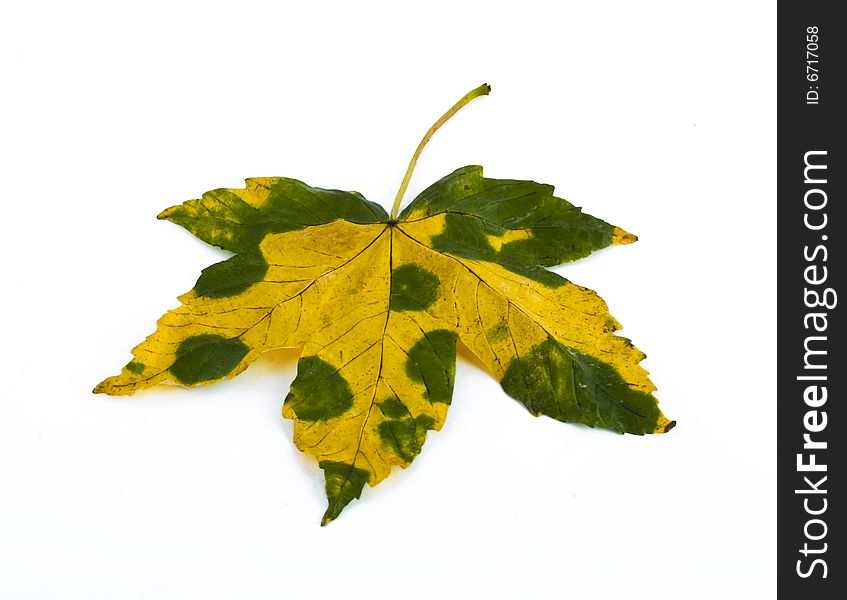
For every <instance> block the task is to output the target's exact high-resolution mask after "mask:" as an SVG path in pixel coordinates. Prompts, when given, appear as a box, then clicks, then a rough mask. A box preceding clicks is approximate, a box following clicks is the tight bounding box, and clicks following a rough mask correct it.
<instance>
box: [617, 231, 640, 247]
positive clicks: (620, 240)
mask: <svg viewBox="0 0 847 600" xmlns="http://www.w3.org/2000/svg"><path fill="white" fill-rule="evenodd" d="M637 241H638V236H637V235H633V234H631V233H629V232H628V231H624V230H623V229H621V228H620V227H615V228H614V230H612V245H613V246H620V245H623V244H632V243H633V242H637Z"/></svg>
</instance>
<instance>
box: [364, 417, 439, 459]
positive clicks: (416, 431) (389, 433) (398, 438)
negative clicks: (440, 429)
mask: <svg viewBox="0 0 847 600" xmlns="http://www.w3.org/2000/svg"><path fill="white" fill-rule="evenodd" d="M434 425H435V419H433V418H432V417H430V416H428V415H420V416H419V417H418V418H416V419H412V418H411V417H409V416H408V415H407V416H406V417H405V418H402V419H388V420H385V421H383V422H382V423H380V424H379V426H378V427H377V434H379V438H380V439H381V440H382V443H383V444H384V445H385V446H386V447H387V448H388V449H389V450H391V451H392V452H394V454H396V455H397V456H399V457H400V458H401V459H403V460H404V461H405V462H407V463H409V462H412V460H414V458H415V457H416V456H417V455H418V454H419V453H420V451H421V447H422V446H423V443H424V441H425V440H426V431H427V429H432V428H433V426H434Z"/></svg>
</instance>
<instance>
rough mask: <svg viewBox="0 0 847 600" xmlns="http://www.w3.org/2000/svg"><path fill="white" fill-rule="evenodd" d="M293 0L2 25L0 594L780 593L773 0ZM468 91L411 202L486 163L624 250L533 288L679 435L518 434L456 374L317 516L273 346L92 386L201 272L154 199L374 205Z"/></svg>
mask: <svg viewBox="0 0 847 600" xmlns="http://www.w3.org/2000/svg"><path fill="white" fill-rule="evenodd" d="M300 4H301V3H297V5H295V4H294V3H291V5H289V6H286V5H285V4H284V3H279V2H274V3H268V4H266V5H260V4H255V5H254V4H252V3H248V2H238V3H218V2H209V1H204V2H193V3H186V2H173V1H169V2H162V3H157V2H143V3H141V2H139V3H135V4H132V3H115V2H103V3H100V4H98V3H93V2H27V3H23V2H20V3H12V2H9V3H4V4H3V8H2V9H0V67H2V71H1V72H0V86H2V94H0V109H2V110H0V179H2V181H0V190H2V213H0V214H2V216H0V223H2V235H0V244H2V277H0V280H2V282H3V284H2V289H3V291H2V296H0V305H2V306H1V308H2V312H0V314H2V342H0V371H1V372H2V379H0V597H2V598H10V599H18V598H62V599H66V598H67V599H71V598H86V599H101V598H102V599H110V600H111V599H124V598H155V599H179V600H183V599H186V598H204V599H212V598H251V599H265V598H268V599H269V598H286V597H308V598H397V597H402V598H426V597H441V598H459V597H468V596H469V595H470V596H471V597H480V598H515V597H519V598H539V599H543V598H565V597H568V598H621V597H627V598H652V599H657V598H710V599H711V598H744V599H750V598H770V597H773V596H774V594H775V556H776V550H775V540H776V533H775V525H776V513H775V496H774V491H775V481H776V475H775V461H774V460H773V457H774V453H775V433H774V431H775V394H774V392H775V383H774V382H775V377H774V372H773V370H774V364H775V334H774V331H775V325H776V322H775V304H776V303H775V277H776V272H775V260H774V255H775V254H774V252H775V184H774V181H775V172H774V171H775V148H776V144H775V106H776V96H775V87H776V86H775V81H776V76H775V49H776V48H775V25H776V21H775V14H774V12H775V7H774V6H773V5H771V3H766V2H747V3H739V2H703V3H688V2H686V3H682V2H677V1H674V2H648V3H645V2H619V3H599V2H598V3H590V2H571V3H552V2H551V3H536V2H527V1H524V2H520V3H515V2H509V3H497V2H478V3H470V2H450V3H440V2H432V1H428V2H426V3H424V2H421V3H417V4H415V5H412V4H406V3H402V4H401V3H389V4H385V5H375V4H368V3H363V2H361V1H359V2H349V3H321V4H320V5H318V3H314V5H313V6H312V7H310V8H304V7H303V6H301V5H300ZM302 4H303V5H305V3H302ZM483 81H487V82H489V83H490V84H491V85H492V86H493V92H492V94H491V96H488V97H485V98H482V99H479V100H476V101H474V103H473V104H471V105H470V106H468V107H467V108H465V109H464V110H463V111H462V112H461V113H460V114H459V115H458V116H457V117H456V118H455V119H454V120H452V121H451V122H450V123H449V124H448V125H447V126H446V127H445V128H443V129H442V130H441V131H440V132H439V133H438V134H437V135H436V137H435V138H434V139H433V141H432V142H431V143H430V145H429V146H428V147H427V150H426V152H425V153H424V155H423V158H422V159H421V161H420V164H419V166H418V169H417V171H416V173H415V176H414V178H413V180H412V185H411V188H410V195H409V196H407V201H408V199H410V198H411V197H412V196H413V195H414V194H415V193H417V192H418V191H420V190H421V189H423V188H424V187H425V186H426V185H428V184H429V183H431V182H432V181H434V180H436V179H438V178H439V177H441V176H443V175H445V174H447V173H449V172H450V171H452V170H453V169H455V168H457V167H459V166H462V165H466V164H481V165H484V166H485V169H486V175H488V176H490V177H504V178H524V179H534V180H536V181H541V182H546V183H552V184H554V185H556V189H557V194H558V195H560V196H562V197H565V198H567V199H569V200H571V201H572V202H574V203H576V204H577V205H580V206H583V207H584V208H585V210H586V211H587V212H589V213H591V214H594V215H596V216H599V217H601V218H605V219H607V220H610V221H612V222H614V223H615V224H618V225H620V226H621V227H624V228H625V229H627V230H629V231H631V232H633V233H636V234H637V235H639V237H640V241H639V242H638V243H637V244H634V245H631V246H623V247H616V248H611V249H609V250H605V251H603V252H600V253H598V254H596V255H594V256H592V257H591V258H590V259H588V260H585V261H582V262H581V263H579V264H574V265H570V266H566V267H562V268H560V269H558V271H559V272H560V273H562V274H564V275H565V276H566V277H568V278H570V279H572V280H574V281H575V282H577V283H580V284H582V285H586V286H588V287H591V288H593V289H595V290H597V291H598V292H599V293H600V294H601V295H602V296H603V297H604V298H605V299H606V300H607V302H608V303H609V305H610V307H611V310H612V312H613V314H614V315H615V316H616V317H617V318H618V319H619V320H620V321H621V322H622V323H623V324H624V325H625V329H624V330H623V331H622V334H624V335H626V336H627V337H630V338H632V339H633V340H634V342H635V343H636V344H637V345H638V346H639V347H640V348H641V349H643V350H644V351H645V352H646V353H647V354H648V355H649V358H648V359H647V361H646V362H645V366H646V367H647V368H648V369H649V370H650V371H651V373H652V378H653V380H654V382H655V383H656V384H657V386H658V388H659V392H658V397H659V398H660V399H661V406H662V408H663V409H664V411H665V412H666V414H667V415H668V416H669V417H671V418H674V419H676V420H677V421H678V422H679V425H678V426H677V428H676V429H675V430H674V431H673V432H671V433H670V434H668V435H665V436H647V437H643V438H642V437H636V436H618V435H615V434H612V433H607V432H603V431H599V430H590V429H587V428H583V427H578V426H572V425H564V424H561V423H558V422H555V421H553V420H551V419H547V418H539V419H535V418H533V417H531V416H530V415H529V414H528V413H527V411H526V410H525V409H524V408H523V407H522V406H520V405H519V404H518V403H516V402H515V401H513V400H511V399H509V398H508V397H507V396H505V395H504V393H503V392H502V391H501V389H500V387H499V385H498V384H497V383H496V382H494V381H493V380H492V379H490V378H489V377H488V376H487V375H485V374H484V373H483V372H482V371H481V370H480V369H479V368H478V367H477V366H475V365H474V364H473V363H471V362H470V361H469V360H467V359H460V362H459V365H458V369H457V378H456V389H455V395H454V403H453V406H452V408H451V410H450V415H449V417H448V420H447V424H446V426H445V427H444V429H443V430H442V431H441V432H440V433H433V434H431V435H430V436H429V440H428V441H427V443H426V445H425V447H424V451H423V453H422V454H421V456H420V457H419V458H418V459H417V460H416V461H415V463H414V465H413V466H412V467H411V468H409V469H408V470H406V471H402V472H401V471H397V472H395V473H394V474H393V475H392V476H391V477H390V478H389V480H387V481H386V482H384V483H383V484H380V485H379V486H378V487H377V488H373V489H367V490H366V491H365V493H364V495H363V498H362V500H360V501H357V502H354V503H353V504H351V505H350V506H349V507H348V508H347V510H345V512H344V513H343V515H342V516H341V517H340V518H339V519H338V520H337V521H335V522H334V523H332V524H331V525H330V526H328V527H325V528H321V527H319V526H318V522H319V519H320V516H321V514H322V513H323V510H324V504H325V499H324V497H323V483H322V477H321V473H320V470H319V469H318V468H317V466H316V465H315V464H314V463H313V462H312V461H311V460H310V459H308V458H306V457H304V456H302V455H301V454H300V453H299V452H298V451H297V450H296V449H295V448H294V446H293V444H292V442H291V434H292V427H291V424H290V423H289V422H286V421H284V420H283V419H282V418H281V417H280V408H281V405H282V401H283V398H284V397H285V394H286V392H287V390H288V386H289V384H290V382H291V380H292V379H293V377H294V374H295V369H296V354H295V353H292V352H280V353H277V354H274V355H273V356H268V357H266V358H265V359H262V360H260V361H259V363H257V364H256V365H254V366H253V367H251V368H250V369H249V370H248V371H247V372H246V373H245V374H243V375H242V376H240V377H238V378H237V379H235V380H232V381H228V382H225V383H221V384H218V385H215V386H213V387H210V388H206V389H197V390H191V391H183V390H176V389H173V390H172V389H166V390H162V391H155V390H154V391H151V392H146V393H142V394H138V395H137V396H134V397H131V398H110V397H106V396H94V395H92V394H91V392H90V390H91V388H92V387H93V386H94V385H95V384H96V383H97V382H99V381H100V380H101V379H103V378H104V377H105V376H107V375H110V374H113V373H115V372H117V371H118V370H119V369H120V367H121V366H122V365H123V364H125V363H126V362H127V360H128V359H129V357H130V354H129V350H130V348H131V347H132V346H134V345H135V344H136V343H137V342H139V341H140V340H141V339H143V337H144V336H145V335H147V334H148V333H149V332H150V331H152V328H153V326H154V323H155V320H156V319H157V318H158V317H159V316H160V314H161V313H163V312H164V311H165V310H167V309H169V308H172V307H174V306H175V305H176V300H175V298H176V296H177V295H178V294H179V293H182V292H184V291H186V290H188V289H189V288H191V286H192V285H193V283H194V281H195V279H196V277H197V275H198V273H199V271H200V269H202V268H203V267H204V266H206V265H208V264H210V263H212V262H216V261H217V260H220V259H221V257H222V256H223V254H222V253H221V252H220V251H218V250H217V249H215V248H211V247H207V246H205V245H204V244H203V243H201V242H198V241H196V240H194V239H193V238H192V237H191V235H190V234H188V233H187V232H185V231H183V230H182V229H180V228H179V227H177V226H175V225H172V224H170V223H166V222H159V221H157V220H156V219H155V215H156V214H157V213H158V212H159V211H160V210H161V209H163V208H165V207H167V206H170V205H172V204H176V203H179V202H182V201H183V200H186V199H189V198H196V197H198V196H199V195H200V194H201V193H202V192H204V191H206V190H208V189H212V188H217V187H240V186H241V184H242V181H243V179H244V178H245V177H251V176H274V175H280V176H290V177H295V178H298V179H301V180H303V181H306V182H307V183H309V184H311V185H315V186H321V187H334V188H340V189H355V190H358V191H360V192H362V193H364V194H365V195H366V196H367V197H368V198H370V199H372V200H375V201H377V202H381V203H382V204H383V205H384V206H386V207H388V205H389V204H390V202H391V200H392V198H393V195H394V192H395V190H396V188H397V186H398V184H399V182H400V179H401V177H402V174H403V170H404V169H405V166H406V163H407V161H408V159H409V156H410V153H411V151H412V150H413V149H414V147H415V145H416V144H417V142H418V140H419V139H420V136H421V135H422V134H423V133H424V131H425V130H426V128H427V127H428V126H429V125H430V123H431V122H432V121H433V120H434V119H435V118H436V117H438V116H439V115H440V114H441V113H442V112H443V111H444V110H445V109H446V108H447V107H449V106H450V105H451V104H452V103H453V102H454V101H455V100H456V99H457V98H458V97H460V96H461V95H462V94H464V93H465V92H466V91H468V90H469V89H471V88H473V87H476V86H477V85H479V84H480V83H482V82H483Z"/></svg>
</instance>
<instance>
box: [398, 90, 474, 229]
mask: <svg viewBox="0 0 847 600" xmlns="http://www.w3.org/2000/svg"><path fill="white" fill-rule="evenodd" d="M490 91H491V86H490V85H488V84H487V83H483V84H482V85H481V86H479V87H478V88H476V89H473V90H471V91H470V92H468V93H467V94H465V95H464V96H462V97H461V98H460V99H459V101H458V102H456V104H454V105H453V106H452V107H451V108H450V110H448V111H447V112H446V113H444V114H443V115H441V118H440V119H438V120H437V121H436V122H435V123H433V124H432V127H430V128H429V131H427V132H426V135H424V136H423V139H422V140H421V143H420V144H418V148H417V150H415V153H414V154H413V155H412V160H410V161H409V167H408V168H407V169H406V175H405V176H404V177H403V182H402V183H401V184H400V189H399V190H397V196H395V197H394V205H393V206H392V207H391V216H390V219H391V220H392V221H393V220H395V219H396V218H397V211H398V210H400V203H401V202H402V201H403V194H405V193H406V188H407V187H409V181H410V180H411V179H412V171H414V170H415V165H416V164H417V162H418V157H419V156H420V155H421V152H423V149H424V146H426V144H427V142H428V141H429V139H430V138H431V137H432V136H433V135H435V132H436V131H438V128H439V127H441V126H442V125H444V123H446V122H447V121H448V120H449V119H450V117H452V116H453V115H455V114H456V113H457V112H459V110H460V109H461V108H462V107H463V106H464V105H465V104H467V103H468V102H470V101H471V100H473V99H474V98H479V97H480V96H487V95H488V93H489V92H490Z"/></svg>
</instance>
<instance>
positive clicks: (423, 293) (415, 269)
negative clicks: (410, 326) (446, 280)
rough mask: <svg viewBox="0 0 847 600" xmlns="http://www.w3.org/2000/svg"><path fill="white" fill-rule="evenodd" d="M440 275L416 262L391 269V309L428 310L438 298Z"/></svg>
mask: <svg viewBox="0 0 847 600" xmlns="http://www.w3.org/2000/svg"><path fill="white" fill-rule="evenodd" d="M439 287H440V283H439V281H438V277H437V276H436V275H434V274H433V273H431V272H430V271H427V270H426V269H424V268H423V267H421V266H419V265H415V264H406V265H401V266H399V267H397V268H396V269H394V270H393V271H391V300H390V304H389V308H390V309H391V310H426V309H427V308H429V306H430V305H431V304H432V303H433V302H435V300H436V299H437V298H438V291H439Z"/></svg>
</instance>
